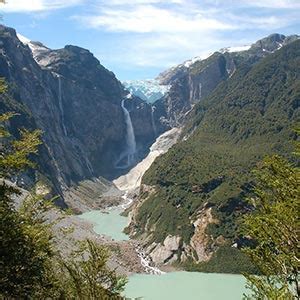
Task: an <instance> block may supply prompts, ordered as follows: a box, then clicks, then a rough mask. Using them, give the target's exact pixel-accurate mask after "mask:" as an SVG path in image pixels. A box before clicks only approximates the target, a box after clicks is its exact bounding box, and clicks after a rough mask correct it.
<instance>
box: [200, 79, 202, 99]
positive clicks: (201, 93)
mask: <svg viewBox="0 0 300 300" xmlns="http://www.w3.org/2000/svg"><path fill="white" fill-rule="evenodd" d="M201 97H202V83H201V82H200V84H199V99H201Z"/></svg>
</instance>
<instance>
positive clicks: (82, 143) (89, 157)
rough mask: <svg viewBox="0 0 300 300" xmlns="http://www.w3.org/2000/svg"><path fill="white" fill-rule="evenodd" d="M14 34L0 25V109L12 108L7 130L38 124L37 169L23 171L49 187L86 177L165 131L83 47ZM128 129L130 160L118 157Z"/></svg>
mask: <svg viewBox="0 0 300 300" xmlns="http://www.w3.org/2000/svg"><path fill="white" fill-rule="evenodd" d="M21 39H22V40H23V42H22V41H20V40H19V38H18V37H17V35H16V32H15V30H14V29H12V28H8V27H5V26H2V25H1V26H0V76H1V77H4V78H5V79H6V81H7V83H8V85H9V93H10V95H6V96H4V97H2V99H1V102H0V112H1V113H3V112H7V111H15V112H18V113H19V116H16V117H14V118H13V120H12V121H11V122H12V123H11V126H10V129H11V131H15V129H14V128H17V127H16V126H18V128H19V127H23V126H24V127H27V125H29V124H30V125H31V126H29V127H30V128H39V129H41V130H42V131H43V137H42V140H43V146H42V147H41V149H40V156H39V158H37V161H38V165H39V169H38V171H36V172H33V171H31V173H33V174H34V177H37V176H38V177H39V178H43V181H44V182H47V183H48V184H50V185H51V186H52V187H53V188H54V190H55V193H57V192H59V194H60V195H62V194H63V192H64V191H67V190H68V189H69V187H71V186H76V185H77V184H79V182H81V181H83V180H86V179H91V178H94V177H105V178H107V179H113V178H115V177H117V176H119V175H120V174H123V173H125V172H126V170H127V169H129V168H130V167H131V166H132V165H134V164H135V163H137V162H138V161H139V160H140V159H141V158H143V157H144V156H145V155H146V153H147V151H149V146H150V145H151V144H152V143H153V141H154V140H155V138H156V137H157V136H158V135H159V134H160V133H162V132H163V131H164V130H166V126H165V125H163V124H161V122H160V120H159V119H160V115H158V114H157V113H156V114H153V111H152V107H151V105H149V104H147V103H145V102H144V101H142V100H141V99H139V98H138V97H134V96H129V95H128V92H127V91H126V90H125V89H124V87H123V86H122V84H121V83H120V81H118V80H117V78H116V77H115V75H114V74H113V73H112V72H111V71H109V70H107V69H106V68H105V67H103V66H102V65H101V64H100V62H99V61H98V60H97V59H96V58H95V57H94V56H93V54H92V53H90V52H89V51H88V50H86V49H83V48H80V47H77V46H72V45H68V46H65V47H64V48H63V49H58V50H52V49H49V48H47V47H46V46H44V45H42V44H41V43H38V42H31V41H29V40H28V39H27V40H26V39H24V37H21ZM128 123H130V124H128ZM129 129H131V131H130V130H129ZM13 134H14V135H17V132H13ZM129 134H133V135H134V143H135V147H134V153H130V155H133V159H132V160H131V161H130V164H127V163H126V164H124V163H123V162H124V161H125V160H126V162H127V157H128V156H129V153H128V151H129V150H128V147H129V146H128V135H129ZM32 176H33V175H32V174H31V177H32ZM29 178H30V176H29ZM32 181H35V179H34V180H32Z"/></svg>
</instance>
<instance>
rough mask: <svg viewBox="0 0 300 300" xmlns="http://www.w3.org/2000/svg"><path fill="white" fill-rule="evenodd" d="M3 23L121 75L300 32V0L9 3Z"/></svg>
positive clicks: (153, 72) (144, 73)
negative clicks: (78, 51)
mask: <svg viewBox="0 0 300 300" xmlns="http://www.w3.org/2000/svg"><path fill="white" fill-rule="evenodd" d="M6 2H7V4H6V5H2V4H1V6H0V13H1V14H2V15H3V21H2V22H3V23H4V24H6V25H8V26H11V27H14V28H15V29H16V30H17V31H18V32H19V33H20V34H22V35H24V36H26V37H27V38H29V39H31V40H38V41H41V42H42V43H44V44H45V45H46V46H48V47H50V48H53V49H56V48H62V47H64V45H66V44H74V45H78V46H81V47H84V48H87V49H89V50H90V51H91V52H92V53H93V54H94V55H95V56H96V57H97V58H98V59H99V60H100V62H101V63H102V64H103V65H104V66H105V67H107V68H108V69H110V70H112V71H113V72H114V73H115V74H116V76H117V77H118V78H119V79H121V80H125V79H147V78H154V77H155V76H157V75H158V73H159V72H161V71H163V70H165V69H166V68H168V67H171V66H173V65H176V64H178V63H181V62H183V61H185V60H187V59H190V58H192V57H195V56H205V55H207V54H208V53H210V52H213V51H216V50H218V49H220V48H223V47H228V46H241V45H247V44H250V43H252V42H254V41H256V40H257V39H259V38H262V37H264V36H267V35H269V34H271V33H274V32H278V33H283V34H286V35H288V34H300V0H223V1H221V0H130V1H125V0H6Z"/></svg>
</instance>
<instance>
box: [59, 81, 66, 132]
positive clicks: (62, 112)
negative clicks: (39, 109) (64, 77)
mask: <svg viewBox="0 0 300 300" xmlns="http://www.w3.org/2000/svg"><path fill="white" fill-rule="evenodd" d="M57 78H58V105H59V110H60V115H61V123H62V128H63V131H64V134H65V136H67V135H68V134H67V129H66V126H65V118H64V107H63V103H62V89H61V76H60V75H57Z"/></svg>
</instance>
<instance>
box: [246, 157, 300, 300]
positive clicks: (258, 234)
mask: <svg viewBox="0 0 300 300" xmlns="http://www.w3.org/2000/svg"><path fill="white" fill-rule="evenodd" d="M299 171H300V170H299V168H297V167H294V166H293V165H291V164H290V163H289V162H287V161H286V160H284V159H282V158H281V157H279V156H273V157H269V158H266V159H265V160H264V162H263V164H262V165H261V166H260V167H259V168H258V169H257V170H256V171H255V174H256V177H257V183H256V187H255V196H254V197H252V198H251V199H249V201H250V202H251V204H252V205H253V207H255V210H254V212H253V213H251V214H248V215H246V217H245V220H244V221H245V229H244V230H245V234H246V235H247V236H249V237H250V238H251V239H253V240H254V241H255V242H256V246H255V247H253V248H245V249H244V252H245V253H246V254H247V255H248V256H249V257H250V258H251V260H252V261H253V263H254V264H255V266H257V268H258V269H259V271H260V273H261V274H262V275H264V276H260V277H258V276H253V275H246V278H247V281H248V287H249V288H250V290H251V292H252V294H251V295H250V296H249V297H245V299H287V300H288V299H291V300H292V299H295V297H296V298H297V299H299V297H300V289H299V267H300V263H299V248H298V247H299V232H298V230H299V209H300V184H299V181H300V172H299ZM296 295H297V296H296Z"/></svg>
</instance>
